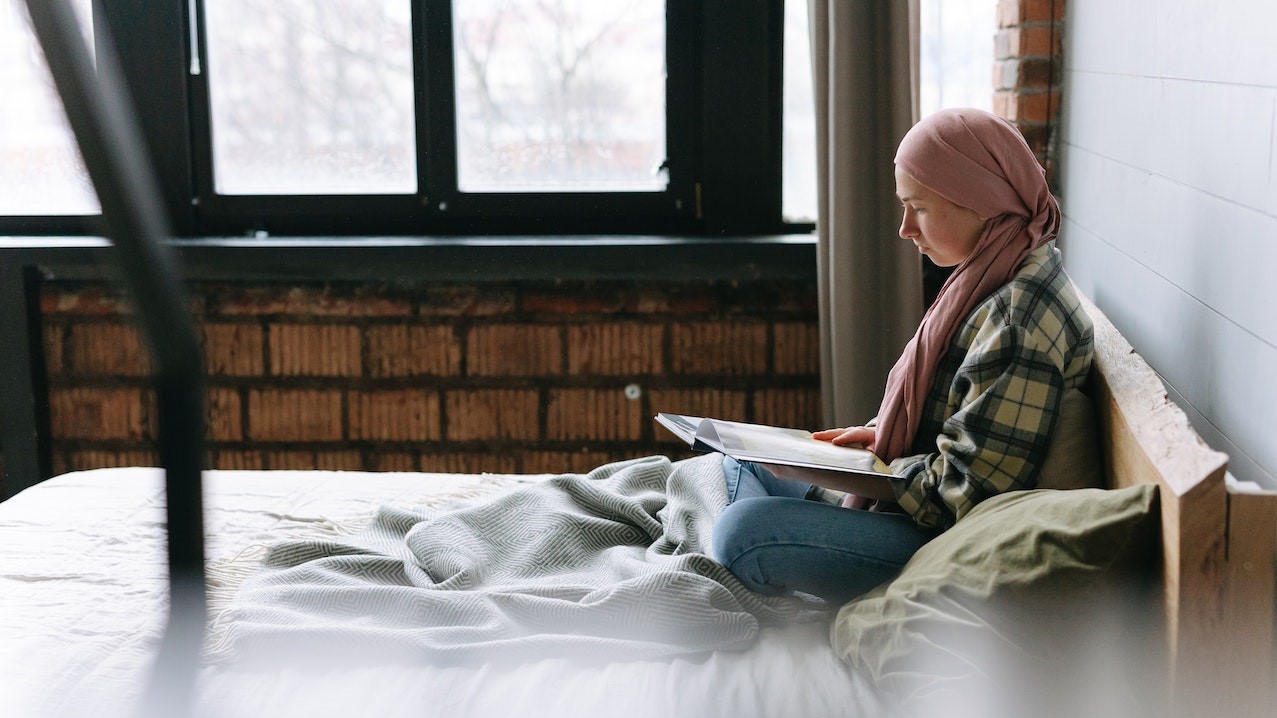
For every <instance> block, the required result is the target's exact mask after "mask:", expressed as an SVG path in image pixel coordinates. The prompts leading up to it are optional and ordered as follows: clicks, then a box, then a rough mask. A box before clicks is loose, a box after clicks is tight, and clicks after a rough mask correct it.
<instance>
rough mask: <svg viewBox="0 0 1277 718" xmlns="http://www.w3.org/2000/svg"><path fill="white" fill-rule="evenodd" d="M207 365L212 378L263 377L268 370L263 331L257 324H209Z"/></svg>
mask: <svg viewBox="0 0 1277 718" xmlns="http://www.w3.org/2000/svg"><path fill="white" fill-rule="evenodd" d="M203 335H204V363H205V368H206V369H207V371H208V373H209V374H210V375H212V376H261V375H262V374H263V373H265V372H264V369H265V359H264V358H263V355H264V352H263V345H264V344H265V342H264V340H263V339H262V328H261V326H259V325H257V324H206V325H204V327H203Z"/></svg>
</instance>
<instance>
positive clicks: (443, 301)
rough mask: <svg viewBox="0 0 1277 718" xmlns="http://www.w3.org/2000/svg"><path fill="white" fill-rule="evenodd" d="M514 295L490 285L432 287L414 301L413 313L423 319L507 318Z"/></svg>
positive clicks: (512, 308)
mask: <svg viewBox="0 0 1277 718" xmlns="http://www.w3.org/2000/svg"><path fill="white" fill-rule="evenodd" d="M515 303H516V302H515V295H514V292H513V291H511V290H509V289H506V288H501V287H493V286H491V285H465V286H459V287H456V286H454V287H432V288H431V289H430V290H428V291H427V292H426V293H425V296H424V297H422V298H421V299H419V300H418V302H417V311H418V312H419V313H420V314H421V315H422V316H427V317H483V316H493V315H498V314H509V313H510V312H512V311H514V308H515Z"/></svg>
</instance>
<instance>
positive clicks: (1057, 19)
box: [993, 0, 1065, 184]
mask: <svg viewBox="0 0 1277 718" xmlns="http://www.w3.org/2000/svg"><path fill="white" fill-rule="evenodd" d="M1064 6H1065V0H999V1H998V13H997V17H998V29H997V35H995V36H994V51H993V52H994V65H993V90H994V92H993V111H994V113H996V114H998V115H1000V116H1002V117H1005V118H1006V119H1008V120H1011V121H1012V122H1014V123H1015V124H1016V126H1018V127H1019V128H1020V131H1021V132H1022V133H1024V137H1025V139H1026V140H1028V142H1029V146H1030V147H1032V148H1033V151H1034V153H1035V154H1036V155H1037V157H1038V161H1040V162H1041V163H1042V165H1043V166H1044V167H1046V170H1047V175H1048V178H1050V179H1051V181H1052V184H1054V179H1055V155H1056V148H1055V143H1056V137H1055V134H1056V128H1057V127H1058V126H1059V116H1060V78H1061V77H1062V76H1063V67H1064V63H1063V61H1062V54H1061V53H1062V47H1063V38H1062V35H1063V30H1064Z"/></svg>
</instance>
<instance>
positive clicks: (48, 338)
mask: <svg viewBox="0 0 1277 718" xmlns="http://www.w3.org/2000/svg"><path fill="white" fill-rule="evenodd" d="M66 333H67V328H66V326H64V325H62V324H45V325H44V345H43V348H44V370H45V372H46V374H47V375H48V376H50V377H59V376H62V373H63V368H64V366H65V364H66V355H65V353H64V351H63V350H64V349H65V343H66Z"/></svg>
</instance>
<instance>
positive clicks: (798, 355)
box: [772, 322, 820, 374]
mask: <svg viewBox="0 0 1277 718" xmlns="http://www.w3.org/2000/svg"><path fill="white" fill-rule="evenodd" d="M772 334H773V337H774V339H775V341H774V343H773V349H772V351H773V352H774V353H775V354H774V358H773V361H772V368H773V370H774V371H775V372H776V373H777V374H818V373H820V328H819V327H818V326H817V325H816V324H814V323H811V322H782V323H778V324H776V325H774V326H773V327H772Z"/></svg>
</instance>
